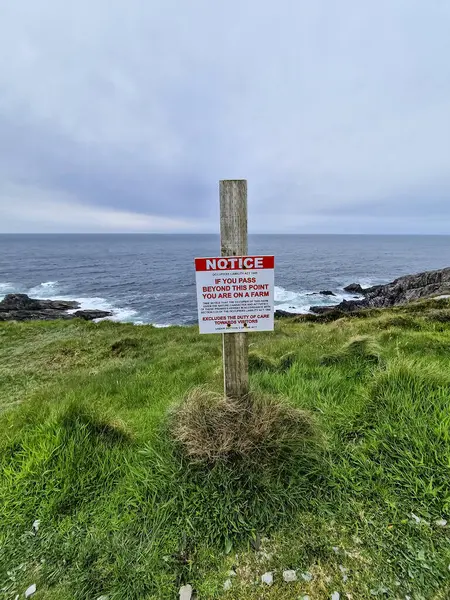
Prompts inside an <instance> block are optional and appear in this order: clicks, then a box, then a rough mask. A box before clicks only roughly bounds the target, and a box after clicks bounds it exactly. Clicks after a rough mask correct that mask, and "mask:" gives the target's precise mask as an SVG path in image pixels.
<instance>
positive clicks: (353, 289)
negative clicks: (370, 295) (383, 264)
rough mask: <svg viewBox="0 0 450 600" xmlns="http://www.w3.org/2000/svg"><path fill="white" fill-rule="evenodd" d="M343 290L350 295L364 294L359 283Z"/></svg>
mask: <svg viewBox="0 0 450 600" xmlns="http://www.w3.org/2000/svg"><path fill="white" fill-rule="evenodd" d="M344 290H345V291H346V292H349V293H350V294H364V289H363V288H362V287H361V285H360V284H359V283H351V284H350V285H347V286H346V287H345V288H344Z"/></svg>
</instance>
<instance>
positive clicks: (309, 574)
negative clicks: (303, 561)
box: [302, 573, 313, 581]
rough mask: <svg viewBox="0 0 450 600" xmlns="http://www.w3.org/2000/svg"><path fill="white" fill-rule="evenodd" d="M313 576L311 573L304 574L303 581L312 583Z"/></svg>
mask: <svg viewBox="0 0 450 600" xmlns="http://www.w3.org/2000/svg"><path fill="white" fill-rule="evenodd" d="M312 578H313V576H312V575H311V573H302V579H304V580H305V581H312Z"/></svg>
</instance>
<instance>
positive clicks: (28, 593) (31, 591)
mask: <svg viewBox="0 0 450 600" xmlns="http://www.w3.org/2000/svg"><path fill="white" fill-rule="evenodd" d="M35 593H36V584H35V583H33V585H30V587H29V588H28V589H27V590H26V591H25V598H31V596H32V595H33V594H35Z"/></svg>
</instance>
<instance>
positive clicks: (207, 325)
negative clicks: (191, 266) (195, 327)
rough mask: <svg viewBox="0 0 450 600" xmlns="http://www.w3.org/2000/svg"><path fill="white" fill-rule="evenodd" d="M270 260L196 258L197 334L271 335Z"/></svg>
mask: <svg viewBox="0 0 450 600" xmlns="http://www.w3.org/2000/svg"><path fill="white" fill-rule="evenodd" d="M274 266H275V258H274V257H273V256H231V257H218V258H196V259H195V272H196V282H197V303H198V322H199V326H200V333H239V332H242V331H273V316H274V315H273V313H274V304H273V300H274Z"/></svg>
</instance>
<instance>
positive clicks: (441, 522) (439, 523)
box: [434, 519, 447, 527]
mask: <svg viewBox="0 0 450 600" xmlns="http://www.w3.org/2000/svg"><path fill="white" fill-rule="evenodd" d="M434 524H435V525H437V526H438V527H445V526H446V525H447V521H446V520H445V519H438V520H437V521H435V522H434Z"/></svg>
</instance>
